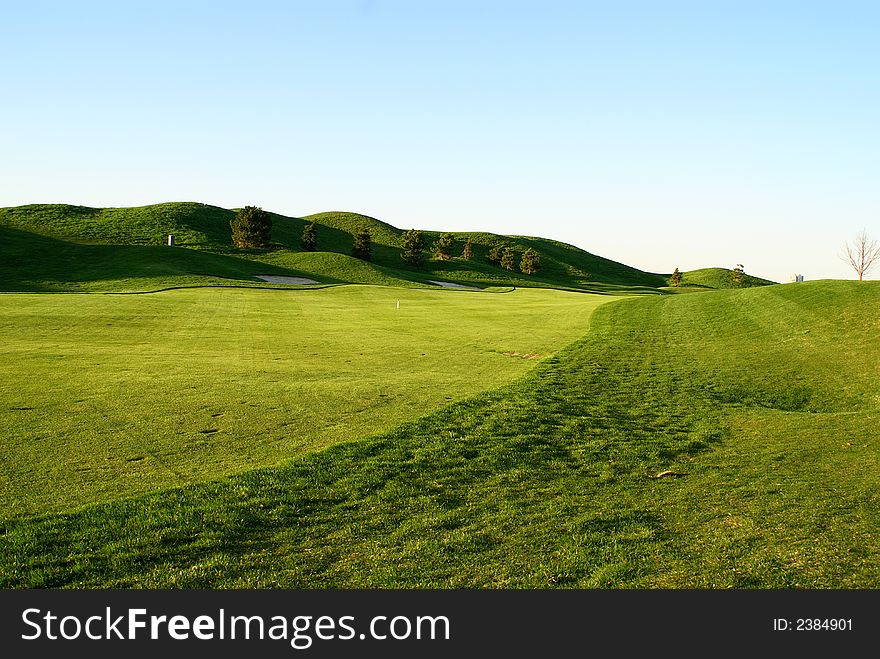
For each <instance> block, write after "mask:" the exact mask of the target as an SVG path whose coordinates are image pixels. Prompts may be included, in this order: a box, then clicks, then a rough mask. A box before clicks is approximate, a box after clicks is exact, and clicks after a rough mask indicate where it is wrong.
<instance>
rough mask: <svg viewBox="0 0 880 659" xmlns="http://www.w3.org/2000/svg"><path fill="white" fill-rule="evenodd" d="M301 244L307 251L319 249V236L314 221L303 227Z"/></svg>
mask: <svg viewBox="0 0 880 659" xmlns="http://www.w3.org/2000/svg"><path fill="white" fill-rule="evenodd" d="M299 244H300V246H301V247H302V248H303V249H304V250H306V251H307V252H314V251H315V250H316V249H318V236H317V232H316V230H315V223H314V221H312V222H310V223H309V224H307V225H306V226H305V227H304V228H303V232H302V238H300V239H299Z"/></svg>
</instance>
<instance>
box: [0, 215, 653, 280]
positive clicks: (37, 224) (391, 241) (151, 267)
mask: <svg viewBox="0 0 880 659" xmlns="http://www.w3.org/2000/svg"><path fill="white" fill-rule="evenodd" d="M233 216H234V212H233V211H231V210H226V209H222V208H217V207H214V206H207V205H205V204H196V203H167V204H156V205H153V206H144V207H137V208H110V209H95V208H84V207H79V206H65V205H31V206H21V207H15V208H4V209H0V238H3V239H9V240H12V241H14V242H15V243H16V244H15V246H14V247H13V246H12V245H8V246H3V242H6V241H5V240H4V241H0V257H3V260H2V263H4V265H0V290H64V287H65V280H64V279H63V277H62V274H63V272H62V271H60V270H58V271H55V270H53V269H52V267H53V266H52V265H51V264H52V263H54V262H59V261H60V262H65V261H66V262H67V263H73V264H74V271H73V272H72V273H71V277H70V282H71V283H70V284H67V286H68V288H67V290H94V289H97V288H98V287H99V286H101V285H104V286H105V287H106V288H108V289H111V290H144V289H148V288H155V287H157V285H161V284H162V283H163V282H164V284H165V285H180V284H189V283H192V281H194V280H195V281H198V279H199V276H200V275H205V274H206V273H207V274H213V275H217V276H219V277H229V278H234V279H241V280H246V281H253V279H252V275H253V274H270V273H273V274H293V275H306V276H312V277H313V278H315V279H317V280H318V281H321V282H327V283H337V282H340V281H351V282H355V283H371V284H383V285H388V284H394V285H413V283H414V282H415V283H416V285H418V282H422V283H424V282H426V281H427V280H429V279H444V280H445V279H451V280H454V281H463V282H471V283H478V284H481V285H489V286H491V285H502V286H509V285H515V286H551V287H563V288H578V289H587V290H595V291H598V292H602V291H608V290H613V289H615V288H616V287H623V289H622V290H624V291H630V292H633V291H634V292H639V291H644V290H645V287H657V286H662V285H664V283H665V279H664V278H663V277H662V276H661V275H653V274H650V273H645V272H642V271H640V270H637V269H635V268H631V267H629V266H625V265H623V264H620V263H616V262H614V261H610V260H608V259H603V258H601V257H598V256H595V255H593V254H590V253H588V252H585V251H583V250H580V249H578V248H576V247H573V246H571V245H566V244H564V243H559V242H556V241H552V240H545V239H541V238H525V237H505V236H497V235H494V234H488V233H467V234H464V233H462V234H456V236H457V238H458V245H457V247H456V250H455V252H454V253H455V254H458V253H459V252H460V250H461V246H462V245H463V241H464V240H467V239H470V240H472V241H473V242H474V252H475V254H476V258H475V259H474V260H472V261H465V260H463V259H461V258H457V257H456V258H453V259H452V260H449V261H437V260H433V259H430V258H427V257H428V254H427V253H426V260H425V263H424V266H423V267H422V268H420V269H413V268H410V267H409V266H407V265H406V264H405V263H404V262H403V261H402V260H401V258H400V235H401V233H402V231H401V230H400V229H397V228H395V227H392V226H391V225H389V224H386V223H384V222H381V221H379V220H377V219H375V218H371V217H367V216H364V215H359V214H356V213H343V212H331V213H318V214H315V215H310V216H307V217H306V218H292V217H285V216H282V215H277V214H273V232H272V239H273V243H274V244H275V246H276V250H275V251H268V252H266V251H261V250H236V249H233V248H232V247H231V246H230V243H231V239H230V230H229V220H230V219H231V218H232V217H233ZM311 220H314V221H316V222H317V225H318V231H317V234H318V242H319V249H321V250H322V252H321V253H322V254H324V256H318V255H315V254H304V253H302V252H301V251H300V248H299V238H300V235H301V234H302V229H303V227H304V226H305V224H306V222H307V221H311ZM362 226H366V227H368V228H369V229H370V231H371V233H372V235H373V241H374V255H373V263H371V264H368V263H363V262H358V261H355V260H352V259H351V258H350V257H349V256H348V255H349V253H350V250H351V244H352V233H353V232H354V231H356V230H357V229H359V228H360V227H362ZM168 233H174V234H175V237H176V240H177V244H178V245H179V246H180V247H182V248H186V249H178V250H177V252H178V253H176V254H171V253H172V252H175V250H169V249H167V248H163V247H161V246H162V245H163V244H164V240H165V236H166V235H167V234H168ZM438 235H439V234H438V233H436V232H425V236H426V242H427V244H428V245H430V244H432V243H433V241H434V240H435V239H436V237H437V236H438ZM501 240H505V241H507V242H509V243H511V244H513V245H514V246H515V247H516V249H517V251H518V252H519V253H522V252H523V251H525V249H527V248H529V247H534V248H535V249H537V250H538V251H539V252H540V254H541V255H542V268H541V271H540V272H539V273H538V274H537V275H536V276H532V277H528V276H525V275H522V274H521V273H515V272H507V271H506V270H503V269H501V268H499V267H496V266H494V265H491V264H489V263H487V262H486V260H485V256H486V254H487V253H488V251H489V248H490V247H491V246H492V245H493V244H495V243H497V242H499V241H501ZM83 244H89V245H95V244H99V245H102V246H105V247H106V246H108V245H114V246H126V247H128V249H125V250H119V249H116V250H109V249H105V250H103V251H102V250H95V249H93V250H91V251H89V250H83ZM133 246H138V247H139V248H140V250H141V251H137V250H133V249H132V248H133ZM327 252H330V253H332V254H327ZM206 253H208V254H211V255H213V256H215V257H216V258H209V257H208V256H207V254H206ZM221 257H222V258H221ZM95 259H97V264H96V267H95V272H94V273H92V269H91V264H92V262H93V260H95ZM242 261H243V262H244V263H241V262H242ZM255 261H256V262H258V265H257V266H254V265H253V262H255ZM259 263H265V264H267V266H268V269H267V267H266V266H260V265H259ZM36 264H49V265H48V266H47V267H48V271H47V273H46V275H45V278H44V279H41V278H40V276H41V275H40V274H39V272H38V268H37V266H36ZM284 269H286V270H290V272H286V271H282V270H284ZM163 278H164V279H163ZM160 280H161V281H160ZM104 282H106V283H104ZM139 284H142V285H140V286H139Z"/></svg>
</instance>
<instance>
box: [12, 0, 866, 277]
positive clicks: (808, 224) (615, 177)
mask: <svg viewBox="0 0 880 659" xmlns="http://www.w3.org/2000/svg"><path fill="white" fill-rule="evenodd" d="M0 7H2V12H0V19H2V23H3V39H2V40H0V72H2V89H3V95H2V103H0V126H2V128H0V153H2V156H0V206H10V205H18V204H25V203H37V202H66V203H75V204H86V205H93V206H134V205H142V204H148V203H155V202H161V201H175V200H182V201H183V200H192V201H203V202H207V203H212V204H217V205H220V206H225V207H237V206H242V205H245V204H255V205H260V206H262V207H264V208H266V209H269V210H273V211H277V212H281V213H286V214H293V215H303V214H307V213H313V212H317V211H323V210H353V211H359V212H362V213H366V214H369V215H373V216H376V217H379V218H381V219H383V220H386V221H388V222H391V223H392V224H395V225H397V226H400V227H404V228H409V227H418V228H425V229H452V230H468V229H474V230H477V229H480V230H489V231H496V232H501V233H520V234H531V235H535V234H537V235H543V236H547V237H551V238H556V239H559V240H564V241H567V242H571V243H574V244H576V245H578V246H580V247H583V248H584V249H587V250H589V251H591V252H594V253H597V254H601V255H603V256H607V257H610V258H614V259H616V260H620V261H623V262H625V263H628V264H631V265H634V266H637V267H640V268H644V269H647V270H653V271H663V272H670V271H671V270H672V269H673V268H674V267H676V266H677V267H680V268H682V269H692V268H698V267H705V266H713V265H721V266H726V267H732V266H733V265H734V264H736V263H743V264H744V265H745V268H746V272H750V273H753V274H757V275H762V276H766V277H770V278H773V279H776V280H782V281H787V279H788V275H789V274H790V273H793V272H799V273H802V274H804V275H806V277H807V278H808V279H813V278H820V277H846V278H849V277H851V276H852V274H851V272H850V271H848V269H847V267H846V266H845V265H844V264H843V263H842V262H841V261H840V260H839V259H838V254H839V252H840V251H841V248H842V246H843V243H844V242H845V241H846V240H848V239H850V238H852V237H853V236H854V235H855V234H856V233H857V231H858V230H860V229H861V228H863V227H865V228H867V230H868V232H869V234H872V235H874V236H875V237H880V125H878V122H880V3H878V2H874V1H864V2H851V1H846V0H842V1H836V0H835V1H828V2H810V1H808V0H807V1H798V2H774V1H772V0H764V1H762V2H747V1H743V0H738V1H735V2H714V1H712V0H703V1H699V2H661V1H659V0H657V1H652V2H625V1H624V2H619V1H616V0H615V1H613V2H612V1H610V0H608V1H604V2H572V3H561V2H533V3H518V2H451V1H450V0H444V1H442V2H419V1H418V0H412V1H410V2H391V1H384V0H374V1H360V0H359V1H353V0H352V1H345V2H343V1H339V2H331V1H323V2H322V1H317V0H316V1H314V2H259V1H251V2H235V3H233V2H162V1H159V0H154V1H152V2H149V3H146V2H145V3H135V2H101V3H98V2H75V3H74V2H39V1H28V2H0ZM874 276H875V277H880V272H875V273H874Z"/></svg>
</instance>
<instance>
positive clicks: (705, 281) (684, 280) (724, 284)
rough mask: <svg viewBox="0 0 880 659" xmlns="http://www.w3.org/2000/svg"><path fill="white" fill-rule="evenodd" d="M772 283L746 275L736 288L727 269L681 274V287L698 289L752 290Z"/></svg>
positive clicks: (690, 271) (706, 269)
mask: <svg viewBox="0 0 880 659" xmlns="http://www.w3.org/2000/svg"><path fill="white" fill-rule="evenodd" d="M773 283H774V282H772V281H770V280H769V279H761V278H760V277H755V276H753V275H750V274H748V273H745V274H744V275H743V283H742V286H741V287H740V286H737V285H736V284H735V283H734V280H733V270H729V269H727V268H701V269H699V270H688V271H687V272H683V273H681V285H682V286H685V287H686V286H693V287H698V288H711V289H720V288H752V287H754V286H768V285H770V284H773Z"/></svg>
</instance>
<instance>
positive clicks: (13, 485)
mask: <svg viewBox="0 0 880 659" xmlns="http://www.w3.org/2000/svg"><path fill="white" fill-rule="evenodd" d="M608 299H609V298H607V297H600V296H591V295H584V294H580V293H564V292H560V291H549V290H543V291H539V290H534V289H533V290H518V291H514V292H512V293H505V294H500V293H499V294H492V293H484V292H467V291H464V292H463V291H444V290H417V289H399V288H397V289H394V288H387V287H377V286H342V287H332V288H326V289H318V290H291V291H278V290H240V289H188V290H174V291H167V292H164V293H159V294H149V295H79V296H78V295H27V294H21V295H6V296H0V341H2V345H3V353H4V362H5V366H4V369H3V371H2V375H0V423H2V427H3V428H4V432H3V435H4V441H3V445H2V458H3V470H2V475H0V503H2V505H3V509H4V511H5V514H6V515H7V516H9V515H14V514H23V513H33V512H39V511H42V510H59V509H64V508H70V507H71V506H76V505H81V504H86V503H91V502H95V501H101V500H108V499H113V498H118V497H120V496H125V495H130V494H134V493H138V492H144V491H146V490H151V489H156V488H161V487H169V486H173V485H180V484H185V483H191V482H195V481H199V480H206V479H210V478H216V477H217V476H221V475H227V474H231V473H234V472H237V471H242V470H246V469H252V468H255V467H259V466H265V465H271V464H276V463H278V462H279V461H281V460H283V459H286V458H289V457H291V456H294V455H297V454H300V453H302V452H304V451H311V450H315V449H318V448H322V447H325V446H328V445H330V444H333V443H337V442H342V441H346V440H350V439H357V438H360V437H363V436H365V435H368V434H372V433H374V432H376V431H379V430H383V429H390V428H392V427H394V426H395V425H398V424H400V423H402V422H404V421H407V420H411V419H414V418H416V417H418V416H421V415H423V414H425V413H426V412H428V411H430V410H432V409H437V408H439V407H442V406H445V405H448V404H449V403H451V402H454V401H457V400H461V399H463V398H466V397H468V396H470V395H473V394H475V393H477V392H480V391H482V390H485V389H488V388H493V387H497V386H499V385H501V384H504V383H506V382H509V381H510V380H512V379H514V378H516V377H518V376H520V375H522V374H523V373H524V372H525V371H526V370H527V369H528V368H529V367H530V366H532V365H533V364H534V363H535V361H534V359H532V358H529V359H524V358H523V356H529V357H546V356H548V355H550V354H552V353H553V352H554V351H556V350H558V349H559V348H561V347H563V346H565V345H566V344H568V343H570V342H571V341H573V340H574V339H575V338H576V337H577V336H579V335H580V334H582V333H583V332H584V331H585V329H586V326H587V323H588V319H589V317H590V314H591V312H592V311H593V309H594V308H595V307H596V306H598V304H600V303H601V302H603V301H607V300H608ZM398 301H399V302H400V308H399V309H398V308H397V303H398Z"/></svg>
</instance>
